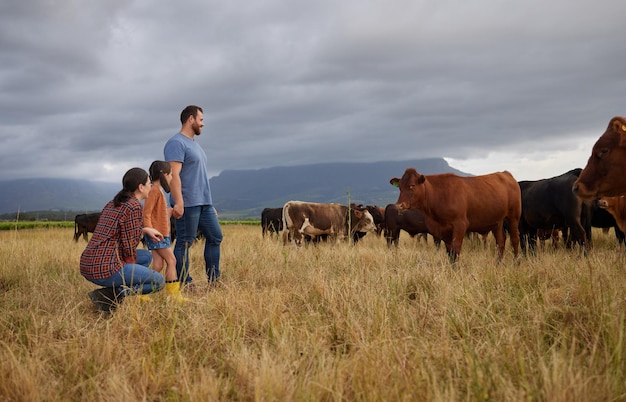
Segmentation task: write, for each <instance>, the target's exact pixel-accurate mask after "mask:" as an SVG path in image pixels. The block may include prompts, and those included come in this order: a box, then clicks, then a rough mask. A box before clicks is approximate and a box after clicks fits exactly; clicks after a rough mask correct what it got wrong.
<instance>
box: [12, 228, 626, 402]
mask: <svg viewBox="0 0 626 402" xmlns="http://www.w3.org/2000/svg"><path fill="white" fill-rule="evenodd" d="M223 230H224V235H225V236H224V242H223V243H222V271H223V285H222V286H221V287H218V288H209V287H208V286H200V289H199V290H198V291H196V292H194V293H193V294H189V293H187V294H186V296H187V297H190V298H192V299H193V302H192V303H190V304H187V305H182V306H181V305H176V304H170V303H168V302H167V300H166V298H165V295H164V294H162V293H159V294H156V295H154V296H152V299H153V300H152V302H150V303H140V302H139V301H138V300H136V299H133V298H131V297H129V298H127V299H126V300H125V301H124V303H123V304H122V305H121V306H120V308H119V309H118V310H117V311H116V312H115V314H114V315H113V316H112V317H111V318H108V319H105V318H103V317H101V316H100V315H99V314H98V313H96V311H95V310H94V308H93V306H92V304H91V302H90V301H89V299H88V297H87V292H88V291H90V290H92V289H94V288H95V286H94V285H92V284H91V283H89V282H87V281H86V280H84V279H83V278H82V277H81V276H80V274H79V270H78V260H79V257H80V254H81V252H82V250H83V249H84V246H85V242H84V241H83V240H82V239H81V240H80V241H79V242H78V243H76V242H74V241H73V228H47V229H46V228H44V229H30V230H5V231H0V317H1V319H0V346H1V347H0V361H1V362H2V364H1V365H0V378H1V379H2V380H1V381H0V400H3V401H68V400H76V401H77V400H89V401H91V400H94V401H95V400H97V401H157V400H186V401H209V400H237V401H253V400H254V401H283V400H296V401H301V400H304V401H318V400H321V401H343V400H346V401H347V400H367V401H383V400H384V401H457V400H462V401H476V400H492V401H529V400H532V401H623V400H626V340H625V339H624V338H625V329H626V267H625V264H626V258H624V255H623V252H622V251H621V250H620V249H619V248H618V247H617V244H616V240H615V237H614V235H613V234H612V233H611V234H610V235H604V234H602V233H601V232H600V231H597V232H596V231H594V247H593V249H592V251H591V252H590V253H589V256H588V257H587V258H583V257H580V255H579V253H578V252H576V251H573V250H564V249H557V250H553V249H552V248H550V247H546V248H545V250H543V251H542V252H540V253H539V255H538V256H537V257H532V258H523V259H522V260H521V262H520V263H519V264H515V263H513V256H512V253H511V250H510V247H509V245H508V244H507V251H506V255H505V259H504V262H503V263H502V264H499V265H498V264H496V262H495V261H496V254H495V246H494V242H493V238H490V241H489V244H488V247H487V248H484V247H483V245H482V244H481V243H480V242H479V241H466V242H465V243H464V245H463V251H462V253H461V257H460V262H459V263H458V264H457V266H456V267H455V268H452V267H451V266H450V265H449V264H448V260H447V257H446V255H445V252H444V251H443V250H437V249H435V247H434V245H433V244H432V239H431V240H430V243H429V244H427V245H426V244H424V243H423V242H422V243H416V242H415V241H414V240H413V239H410V238H408V236H405V234H404V233H403V236H402V237H401V239H400V247H399V248H398V249H397V250H395V249H394V250H388V249H387V246H386V244H385V242H384V240H383V239H382V238H376V237H375V236H372V235H368V236H366V237H365V238H364V239H363V240H362V241H361V242H360V243H359V244H358V245H356V246H354V247H353V246H349V245H347V244H320V245H318V246H312V247H305V248H302V249H295V248H294V247H293V246H287V247H283V246H282V244H281V243H280V242H279V241H277V240H276V239H275V238H274V239H270V238H265V239H263V238H262V237H261V229H260V227H259V226H251V225H224V226H223ZM202 246H203V244H202V243H199V244H196V245H195V246H194V247H193V248H192V269H191V273H192V275H193V276H194V277H195V279H196V281H197V283H199V284H205V278H206V276H205V274H204V272H203V268H202V256H201V255H202Z"/></svg>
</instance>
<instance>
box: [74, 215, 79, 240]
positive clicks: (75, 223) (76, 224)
mask: <svg viewBox="0 0 626 402" xmlns="http://www.w3.org/2000/svg"><path fill="white" fill-rule="evenodd" d="M74 241H75V242H78V222H76V220H74Z"/></svg>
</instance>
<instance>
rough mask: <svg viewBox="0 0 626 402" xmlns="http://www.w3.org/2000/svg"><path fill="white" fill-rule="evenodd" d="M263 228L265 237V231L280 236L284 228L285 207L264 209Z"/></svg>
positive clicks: (262, 216) (262, 214)
mask: <svg viewBox="0 0 626 402" xmlns="http://www.w3.org/2000/svg"><path fill="white" fill-rule="evenodd" d="M261 230H262V234H263V237H265V232H269V233H270V234H272V233H276V236H279V234H278V232H280V231H281V230H283V209H282V208H265V209H263V211H262V212H261Z"/></svg>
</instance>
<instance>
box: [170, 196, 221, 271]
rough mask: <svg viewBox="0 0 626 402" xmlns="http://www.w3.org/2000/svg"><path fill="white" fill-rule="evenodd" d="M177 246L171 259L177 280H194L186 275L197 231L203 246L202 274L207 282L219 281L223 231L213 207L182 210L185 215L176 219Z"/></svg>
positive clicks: (204, 206) (205, 206) (203, 206)
mask: <svg viewBox="0 0 626 402" xmlns="http://www.w3.org/2000/svg"><path fill="white" fill-rule="evenodd" d="M175 225H176V244H175V245H174V256H175V257H176V273H177V274H178V280H179V281H181V282H183V283H189V282H191V281H192V280H193V279H192V278H191V275H189V248H190V247H191V245H192V244H193V242H194V240H195V239H196V234H197V233H198V230H199V231H200V233H202V235H203V236H204V238H205V239H206V243H205V245H204V262H205V264H206V266H205V270H206V275H207V278H208V280H209V282H214V281H216V280H218V279H219V277H220V274H221V272H220V244H221V243H222V237H223V235H222V228H221V227H220V223H219V221H218V219H217V213H216V212H215V208H213V205H199V206H196V207H185V212H184V213H183V216H182V217H181V218H180V219H176V221H175Z"/></svg>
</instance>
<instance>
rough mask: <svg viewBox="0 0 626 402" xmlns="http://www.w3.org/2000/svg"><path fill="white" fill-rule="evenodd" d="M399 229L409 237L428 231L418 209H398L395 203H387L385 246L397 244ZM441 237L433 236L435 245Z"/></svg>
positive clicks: (439, 241) (422, 215) (422, 214)
mask: <svg viewBox="0 0 626 402" xmlns="http://www.w3.org/2000/svg"><path fill="white" fill-rule="evenodd" d="M400 230H404V231H405V232H407V233H408V234H409V235H410V236H411V237H415V236H416V235H422V234H427V233H430V232H429V231H428V228H427V227H426V222H425V217H424V213H423V212H422V211H420V210H419V209H400V208H398V206H397V205H396V204H389V205H387V207H386V208H385V230H384V232H385V238H386V239H387V246H388V247H391V245H392V244H393V245H395V246H396V247H397V246H398V241H399V239H400ZM440 244H441V239H437V238H435V245H437V247H439V245H440Z"/></svg>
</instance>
